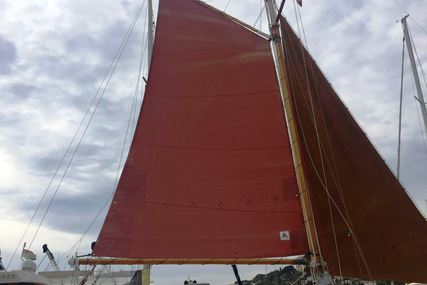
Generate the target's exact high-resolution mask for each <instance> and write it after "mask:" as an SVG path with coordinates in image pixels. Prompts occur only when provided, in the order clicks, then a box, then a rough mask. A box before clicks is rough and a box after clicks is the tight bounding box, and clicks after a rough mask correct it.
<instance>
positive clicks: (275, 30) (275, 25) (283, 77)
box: [265, 0, 320, 268]
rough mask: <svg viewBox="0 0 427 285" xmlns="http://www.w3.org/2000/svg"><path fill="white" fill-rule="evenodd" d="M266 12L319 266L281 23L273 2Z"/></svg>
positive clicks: (314, 261) (306, 218)
mask: <svg viewBox="0 0 427 285" xmlns="http://www.w3.org/2000/svg"><path fill="white" fill-rule="evenodd" d="M265 4H266V11H267V14H268V20H269V26H270V30H271V38H272V47H273V51H274V55H275V58H276V70H277V77H278V80H279V86H280V94H281V96H282V104H283V108H284V113H285V119H286V123H287V127H288V133H289V140H290V142H291V147H292V156H293V163H294V167H295V173H296V176H297V183H298V191H299V196H300V201H301V207H302V210H303V215H304V223H305V227H306V234H307V240H308V244H309V249H310V253H311V254H312V255H313V258H312V260H311V261H312V264H311V266H312V267H313V268H315V267H316V266H317V261H318V260H317V257H318V256H319V253H320V249H319V244H318V238H317V232H316V226H315V223H314V217H313V209H312V207H311V201H310V193H309V191H308V188H307V183H306V178H305V173H304V169H303V165H302V161H301V151H300V145H299V142H300V139H299V138H298V133H297V130H296V127H297V126H296V123H295V116H294V111H293V110H292V105H291V101H290V98H289V87H288V86H289V83H288V82H287V77H288V76H287V74H286V73H287V71H286V68H285V64H284V63H285V58H284V57H285V55H284V52H283V45H282V41H281V40H280V39H281V35H280V26H279V25H280V23H279V22H276V19H277V18H278V16H277V12H276V10H275V7H274V5H273V2H272V1H271V0H266V1H265Z"/></svg>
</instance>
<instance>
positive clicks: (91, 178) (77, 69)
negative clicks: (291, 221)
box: [0, 0, 427, 285]
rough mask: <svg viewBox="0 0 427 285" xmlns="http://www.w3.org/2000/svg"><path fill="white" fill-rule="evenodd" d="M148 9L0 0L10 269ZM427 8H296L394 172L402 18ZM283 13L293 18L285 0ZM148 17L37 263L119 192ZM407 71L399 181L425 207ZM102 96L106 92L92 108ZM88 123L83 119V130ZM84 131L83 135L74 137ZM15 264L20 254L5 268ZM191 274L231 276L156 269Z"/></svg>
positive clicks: (249, 11) (2, 188)
mask: <svg viewBox="0 0 427 285" xmlns="http://www.w3.org/2000/svg"><path fill="white" fill-rule="evenodd" d="M143 2H144V1H141V0H109V1H105V0H92V1H83V0H74V1H69V0H31V1H29V0H0V109H1V112H0V217H1V218H0V248H1V250H2V256H3V260H4V263H5V264H6V265H7V264H8V263H9V261H10V259H11V257H12V254H13V251H14V250H15V248H16V246H17V245H18V243H19V240H20V239H21V236H22V234H23V232H24V231H25V229H26V226H27V224H28V222H29V221H30V219H31V217H32V215H33V212H34V210H35V208H36V207H37V205H38V202H39V201H40V199H41V197H42V195H43V193H44V191H45V189H46V187H47V185H48V184H49V181H50V178H51V177H52V175H53V174H54V173H55V169H56V167H57V166H58V164H59V163H60V162H61V159H62V156H63V154H64V152H65V150H66V149H67V146H68V145H69V143H70V141H71V140H72V138H73V135H74V133H75V131H76V130H77V128H78V127H79V124H80V122H81V120H82V118H83V116H84V114H85V112H86V110H87V108H88V107H89V106H90V103H91V100H92V99H93V98H94V96H95V94H97V88H98V86H99V85H100V84H101V82H102V80H103V78H104V76H105V74H106V72H107V70H108V67H109V65H110V63H111V62H112V59H113V58H114V56H115V53H116V51H117V50H118V48H119V46H120V44H121V41H122V39H123V38H124V36H125V34H126V31H127V29H128V28H129V26H130V25H131V22H132V19H133V18H134V16H135V14H136V13H137V10H138V7H140V6H141V3H143ZM208 2H209V4H211V5H213V6H215V7H217V8H219V9H221V10H224V8H225V7H227V10H226V11H227V12H228V13H230V14H231V15H233V16H235V17H238V18H239V19H242V20H243V21H245V22H247V23H248V24H251V25H252V24H254V23H255V22H256V19H257V16H258V14H259V13H260V7H261V2H262V1H261V0H239V1H237V0H234V1H231V2H229V5H228V6H227V2H228V0H210V1H208ZM155 3H157V1H155ZM425 11H427V1H424V0H414V1H406V0H394V1H376V0H360V1H330V0H316V1H309V0H305V2H304V7H303V9H302V10H301V12H302V16H303V21H304V27H305V30H306V34H307V40H308V47H309V49H310V52H311V53H312V54H313V55H314V57H315V58H316V60H317V61H318V63H319V65H320V67H321V68H322V69H323V71H324V72H325V74H326V75H327V76H328V78H329V80H330V81H331V83H332V84H333V85H334V87H335V88H336V90H337V91H338V92H339V94H340V96H341V98H342V99H343V101H344V102H345V103H346V105H347V106H348V107H349V109H350V110H351V112H352V113H353V115H354V116H355V118H356V119H357V120H358V122H359V123H360V125H361V126H362V127H363V129H364V130H365V132H366V133H367V134H368V136H369V137H370V138H371V140H372V141H373V143H374V144H375V145H376V147H377V148H378V150H379V152H380V153H381V154H382V155H383V157H384V159H385V160H386V161H387V163H388V164H389V165H390V167H391V168H392V169H395V168H396V152H397V126H398V104H399V88H400V60H401V45H402V29H401V26H400V24H398V23H396V20H397V19H399V18H400V17H401V16H402V14H403V13H404V12H409V13H410V14H411V17H413V19H415V21H416V22H418V23H419V24H420V25H421V27H422V28H423V29H424V30H427V14H426V13H425ZM285 14H286V15H287V17H288V18H289V19H290V21H291V23H295V21H294V19H295V16H294V11H293V5H292V3H291V1H290V0H288V3H287V4H286V5H285ZM145 18H146V16H145V14H143V15H142V16H141V17H140V18H139V20H138V22H137V24H136V26H135V28H134V32H133V33H132V35H131V36H130V37H129V41H128V44H127V46H126V48H125V49H124V51H123V54H122V57H121V60H120V62H119V64H118V65H117V69H116V71H115V73H114V76H113V77H112V79H111V81H110V83H109V86H108V88H107V89H106V91H105V93H104V94H103V96H102V100H101V101H100V103H99V106H98V109H97V112H96V114H95V116H94V117H93V120H92V121H91V124H90V126H89V128H88V129H87V132H86V135H85V136H84V139H83V140H82V142H81V145H80V148H79V150H78V152H77V153H76V155H75V158H74V161H73V162H72V164H71V166H70V168H69V170H68V172H67V175H66V176H65V178H64V179H63V181H62V185H61V187H60V190H59V191H58V192H57V194H56V196H55V200H54V202H53V204H52V206H51V207H50V211H49V212H48V214H47V215H46V217H45V220H44V223H43V224H42V227H41V229H40V231H39V233H38V235H37V236H36V238H35V239H34V242H33V245H32V249H33V250H34V251H35V252H36V253H37V254H38V255H39V260H41V257H42V253H41V250H40V248H41V245H42V244H43V243H48V244H49V245H50V248H51V249H52V250H53V251H54V252H55V253H56V256H61V255H62V254H63V253H65V252H66V251H67V250H69V249H70V248H71V246H72V245H73V244H75V243H76V242H77V241H78V240H79V239H80V238H82V233H83V232H84V231H85V230H86V229H87V228H88V226H89V224H90V223H91V222H92V221H93V219H94V217H95V216H96V214H97V213H98V212H99V210H100V209H101V208H102V206H103V205H104V204H105V203H106V202H107V201H108V198H109V197H110V195H111V193H112V191H113V189H114V183H115V177H116V172H117V168H118V166H119V159H120V155H121V148H122V145H123V142H124V137H125V133H126V128H127V124H128V118H129V113H130V110H131V106H132V102H133V97H134V94H135V86H136V78H137V77H138V69H139V58H140V57H139V54H140V49H141V43H142V42H143V38H144V36H143V33H144V31H143V29H144V22H145ZM265 24H266V18H265V15H263V17H262V18H261V20H260V21H257V27H258V28H259V27H260V26H261V28H262V29H263V30H264V31H266V25H265ZM409 24H410V26H411V30H412V34H413V36H414V38H415V41H416V46H417V50H418V53H419V55H420V57H421V60H422V61H423V59H424V61H423V62H424V68H425V69H427V33H426V32H425V31H422V30H421V29H420V28H418V27H417V25H416V24H415V23H414V21H412V20H411V19H409ZM406 64H407V66H406V67H407V68H406V72H405V79H404V80H405V81H404V82H405V88H404V89H405V99H404V107H403V109H404V114H403V137H402V165H401V180H402V183H403V184H404V186H405V187H406V188H407V191H408V192H409V193H410V194H411V195H412V197H413V198H414V200H415V201H416V202H417V204H418V205H419V206H420V208H421V209H424V205H423V202H422V201H423V199H427V190H426V188H425V185H427V175H426V172H427V146H426V143H427V141H426V140H425V139H423V135H422V133H421V127H420V117H419V116H420V110H419V106H418V105H417V103H416V101H415V100H414V99H413V97H414V95H415V93H414V92H415V91H414V90H415V89H414V85H413V81H412V75H411V73H410V69H409V65H408V64H409V61H406ZM143 73H144V74H146V69H145V68H144V69H143ZM104 83H105V82H104ZM98 94H99V93H98ZM98 98H100V94H99V95H98V96H97V97H95V103H97V102H98V101H97V100H98ZM139 103H140V101H139V100H138V102H137V104H139ZM92 110H93V108H92ZM89 119H90V116H89V117H86V121H85V122H86V123H85V125H87V122H88V120H89ZM83 132H84V128H83V129H80V132H79V134H80V135H81V134H82V133H83ZM80 135H78V136H77V139H76V140H75V141H74V144H73V145H74V146H75V143H76V142H77V141H78V140H79V138H80ZM71 155H72V154H69V156H67V157H66V159H65V165H66V164H67V163H68V161H69V160H70V157H71ZM64 169H65V167H63V168H61V169H60V171H59V173H58V174H59V175H57V178H56V179H55V180H54V181H53V183H52V186H51V188H50V190H49V191H48V193H47V196H46V198H47V199H45V201H44V202H43V203H42V205H41V207H40V211H39V212H38V214H37V215H36V216H35V219H34V221H33V223H32V224H31V226H30V228H29V230H28V232H27V234H26V235H25V237H24V241H27V242H28V243H30V242H31V241H32V240H33V236H34V233H35V232H36V230H37V227H38V224H39V222H40V220H41V219H42V216H43V214H44V210H45V209H46V207H47V206H48V201H49V199H50V198H51V197H52V195H54V192H55V189H56V185H57V184H58V182H59V180H60V179H61V176H62V174H63V172H64ZM104 214H105V213H104V212H102V213H101V215H100V218H99V219H97V220H96V221H95V223H94V225H93V226H92V227H91V228H90V230H89V232H88V233H87V235H85V236H84V238H83V240H82V243H81V245H80V246H79V247H78V252H79V254H82V253H86V252H87V251H88V245H89V244H90V242H91V241H93V240H95V239H96V235H97V232H98V231H99V227H100V225H101V223H102V216H103V215H104ZM21 246H22V245H21ZM75 250H76V248H74V249H73V252H74V251H75ZM19 252H20V250H19ZM46 265H47V264H46V263H44V264H42V265H41V266H40V269H41V270H43V269H45V267H46ZM16 266H18V258H16V257H15V259H14V261H13V262H12V265H11V267H10V269H13V267H16ZM61 266H62V263H61ZM269 269H273V268H272V267H270V268H265V267H255V266H252V267H243V268H242V275H243V277H244V278H252V277H253V276H254V274H256V273H257V272H265V271H266V270H269ZM188 275H190V276H191V277H194V278H196V279H198V280H199V281H210V282H211V283H212V284H215V285H216V284H218V285H219V284H226V283H231V282H232V281H234V280H233V276H232V272H231V270H230V269H229V268H224V267H219V266H204V267H196V266H182V267H176V266H168V267H162V268H159V267H156V268H154V270H153V279H154V281H155V284H172V282H175V283H177V284H180V282H182V280H183V279H185V278H187V276H188Z"/></svg>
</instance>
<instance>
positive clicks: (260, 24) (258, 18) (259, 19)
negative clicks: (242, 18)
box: [252, 0, 265, 30]
mask: <svg viewBox="0 0 427 285" xmlns="http://www.w3.org/2000/svg"><path fill="white" fill-rule="evenodd" d="M261 1H262V0H261ZM261 3H262V2H261ZM264 10H265V5H264V6H261V9H260V11H259V14H258V17H257V18H256V20H255V23H254V24H253V25H252V26H253V27H254V28H255V26H256V25H257V24H258V21H259V29H260V30H261V27H262V21H261V18H262V17H261V16H262V12H264Z"/></svg>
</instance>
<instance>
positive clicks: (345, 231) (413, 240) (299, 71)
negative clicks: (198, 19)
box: [281, 18, 427, 283]
mask: <svg viewBox="0 0 427 285" xmlns="http://www.w3.org/2000/svg"><path fill="white" fill-rule="evenodd" d="M281 22H282V28H283V30H282V33H283V35H284V36H283V38H284V41H283V42H284V49H285V55H286V56H285V57H286V66H287V73H288V83H289V89H290V97H291V101H292V104H293V109H294V113H295V117H296V122H297V127H298V133H299V140H300V145H301V148H302V161H303V167H304V170H305V174H306V180H307V182H308V187H309V191H310V196H311V201H312V204H313V205H312V206H313V211H314V215H315V221H316V225H317V229H318V233H319V240H320V246H321V250H322V254H323V256H324V258H325V260H326V262H327V265H328V268H329V270H330V271H332V272H333V273H334V274H335V275H341V274H342V275H343V276H347V277H356V278H362V279H376V280H395V281H406V282H424V283H427V271H426V269H427V222H426V221H425V219H424V218H423V217H422V215H421V214H420V212H419V211H418V210H417V209H416V207H415V205H414V204H413V202H412V201H411V199H410V198H409V197H408V195H407V193H406V192H405V190H404V189H403V188H402V186H401V185H400V184H399V182H398V181H397V179H396V177H395V176H394V175H393V173H392V172H391V171H390V169H389V168H388V167H387V165H386V164H385V163H384V161H383V159H382V158H381V156H380V155H379V154H378V152H377V151H376V150H375V148H374V147H373V146H372V144H371V143H370V141H369V140H368V138H367V137H366V135H365V134H364V133H363V131H362V130H361V128H360V127H359V126H358V125H357V123H356V121H355V120H354V119H353V117H352V116H351V114H350V113H349V111H348V110H347V109H346V107H345V106H344V104H343V103H342V102H341V100H340V99H339V97H338V96H337V94H336V93H335V91H334V90H333V88H332V87H331V85H330V84H329V82H328V81H327V79H326V78H325V76H324V75H323V74H322V72H321V71H320V69H319V68H318V66H317V65H316V63H315V62H314V60H313V59H312V58H311V56H310V55H309V54H308V52H307V51H306V50H305V49H304V48H303V47H302V44H301V42H300V41H299V39H298V37H297V36H296V35H295V33H294V32H293V31H292V29H291V27H290V26H289V25H288V23H287V22H286V20H285V19H283V18H282V21H281ZM367 96H373V95H372V94H371V95H367ZM328 193H329V194H328Z"/></svg>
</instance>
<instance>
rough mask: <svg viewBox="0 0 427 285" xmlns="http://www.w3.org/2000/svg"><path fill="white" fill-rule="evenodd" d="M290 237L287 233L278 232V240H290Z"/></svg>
mask: <svg viewBox="0 0 427 285" xmlns="http://www.w3.org/2000/svg"><path fill="white" fill-rule="evenodd" d="M290 239H291V236H290V235H289V231H282V232H280V240H290Z"/></svg>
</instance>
